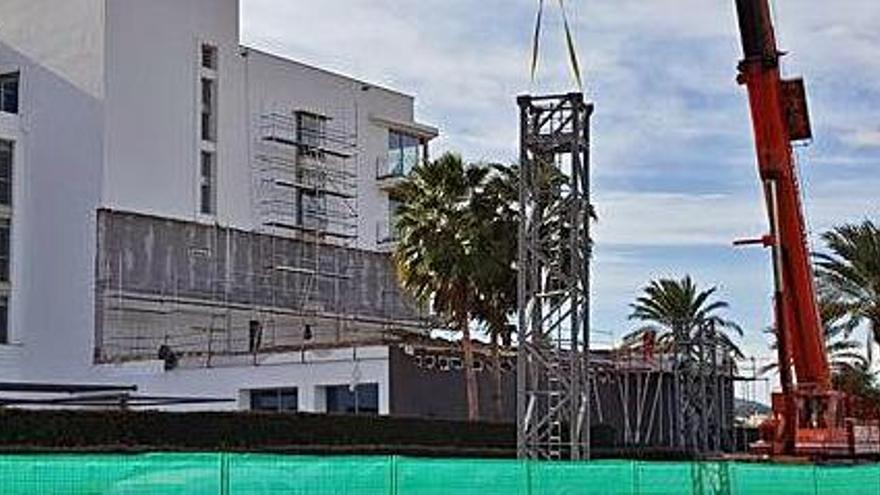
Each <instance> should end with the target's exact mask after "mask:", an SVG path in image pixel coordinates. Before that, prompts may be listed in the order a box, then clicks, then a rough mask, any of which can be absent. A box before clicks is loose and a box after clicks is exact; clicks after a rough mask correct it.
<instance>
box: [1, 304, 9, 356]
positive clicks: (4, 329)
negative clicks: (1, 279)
mask: <svg viewBox="0 0 880 495" xmlns="http://www.w3.org/2000/svg"><path fill="white" fill-rule="evenodd" d="M8 343H9V296H0V345H3V344H8Z"/></svg>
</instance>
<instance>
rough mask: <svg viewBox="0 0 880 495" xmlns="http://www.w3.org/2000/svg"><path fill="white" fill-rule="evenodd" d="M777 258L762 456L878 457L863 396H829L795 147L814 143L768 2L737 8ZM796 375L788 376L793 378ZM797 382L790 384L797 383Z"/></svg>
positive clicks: (743, 74)
mask: <svg viewBox="0 0 880 495" xmlns="http://www.w3.org/2000/svg"><path fill="white" fill-rule="evenodd" d="M735 1H736V10H737V16H738V18H739V29H740V34H741V38H742V48H743V52H744V58H743V60H742V61H741V62H740V64H739V76H738V78H737V80H738V82H739V83H740V84H742V85H744V86H745V87H746V89H747V92H748V97H749V105H750V109H751V120H752V128H753V132H754V140H755V147H756V151H757V161H758V171H759V175H760V179H761V184H762V187H763V191H764V197H765V200H766V207H767V212H768V216H769V220H770V222H769V223H770V233H769V234H768V235H765V236H763V237H761V238H759V239H750V240H744V241H737V242H736V243H735V244H737V245H744V244H761V245H763V246H764V247H767V248H770V249H771V252H772V260H773V279H774V287H775V293H774V319H775V332H776V339H777V352H778V359H779V377H780V382H781V389H782V390H781V392H777V393H774V394H773V395H772V401H771V402H772V408H773V416H772V418H771V419H769V420H768V421H767V422H766V423H765V424H764V425H762V427H761V440H760V441H759V442H757V443H756V444H755V445H754V449H755V451H756V452H758V453H765V454H770V455H796V456H810V457H832V456H853V455H870V454H878V453H880V427H878V422H877V421H876V419H877V414H876V411H875V410H872V408H871V407H869V406H868V405H867V403H866V401H864V400H863V399H862V398H860V397H855V396H851V395H847V394H845V393H843V392H840V391H837V390H834V389H833V387H832V383H831V371H830V366H829V363H828V356H827V352H826V349H825V342H824V332H823V328H822V321H821V318H820V316H819V306H818V302H817V296H816V288H815V283H814V279H813V270H812V266H811V263H810V253H809V249H808V244H807V236H806V224H805V221H804V214H803V208H802V204H801V197H800V191H799V187H798V180H797V174H796V166H795V159H794V150H793V143H796V142H798V141H804V140H808V139H811V138H812V131H811V128H810V119H809V113H808V110H807V99H806V91H805V86H804V82H803V79H800V78H795V79H783V78H782V77H781V70H780V60H781V58H782V56H783V53H782V52H780V51H779V49H778V47H777V43H776V35H775V33H774V28H773V22H772V17H771V12H770V5H769V3H768V0H735ZM792 369H793V371H794V373H793V374H792ZM793 375H794V376H793Z"/></svg>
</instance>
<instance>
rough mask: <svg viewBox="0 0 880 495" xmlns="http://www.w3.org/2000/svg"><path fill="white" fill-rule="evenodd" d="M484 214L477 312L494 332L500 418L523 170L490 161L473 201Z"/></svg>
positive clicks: (495, 399)
mask: <svg viewBox="0 0 880 495" xmlns="http://www.w3.org/2000/svg"><path fill="white" fill-rule="evenodd" d="M473 205H474V209H473V212H474V214H475V215H476V217H477V218H478V219H479V225H480V227H479V230H478V232H477V233H478V236H479V241H478V245H479V247H480V249H481V250H483V255H482V256H481V258H482V259H484V260H485V263H484V264H483V265H482V266H481V269H480V270H479V272H478V273H477V275H476V276H477V278H478V282H477V289H478V300H477V308H476V313H475V316H476V317H477V318H478V319H479V320H480V321H482V322H483V324H484V327H485V329H486V333H487V334H488V335H489V345H490V351H491V358H492V369H493V393H492V403H493V410H494V415H495V419H496V420H501V419H502V417H503V414H504V404H503V400H502V397H503V395H502V389H503V381H502V372H501V349H500V347H501V345H502V342H506V343H509V342H510V341H511V333H512V332H511V325H510V318H511V316H512V315H513V314H514V313H515V311H516V301H517V299H516V296H517V293H516V291H517V287H516V280H517V278H516V259H517V231H518V222H519V171H518V169H517V168H516V167H505V166H503V165H490V174H489V175H488V176H487V177H486V181H485V184H484V186H483V187H482V188H481V190H480V193H479V194H478V195H477V196H476V201H474V203H473Z"/></svg>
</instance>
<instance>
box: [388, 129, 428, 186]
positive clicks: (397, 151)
mask: <svg viewBox="0 0 880 495" xmlns="http://www.w3.org/2000/svg"><path fill="white" fill-rule="evenodd" d="M423 148H424V141H423V140H421V139H419V138H418V137H416V136H413V135H410V134H405V133H402V132H399V131H394V130H390V131H388V170H387V171H386V173H387V174H388V175H389V176H391V177H403V176H406V175H409V173H410V171H412V169H413V168H415V167H416V166H417V165H418V164H419V163H420V162H421V161H422V160H423V159H424V153H423V151H422V150H423Z"/></svg>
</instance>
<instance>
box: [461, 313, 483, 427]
mask: <svg viewBox="0 0 880 495" xmlns="http://www.w3.org/2000/svg"><path fill="white" fill-rule="evenodd" d="M468 323H469V321H468V318H467V317H464V318H462V320H461V321H459V322H458V326H459V329H460V330H461V350H462V354H464V380H465V395H466V396H467V408H468V421H477V420H479V419H480V402H479V401H480V399H479V395H478V394H479V389H478V388H477V375H476V372H474V347H473V345H474V343H473V341H471V329H470V325H469V324H468Z"/></svg>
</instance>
